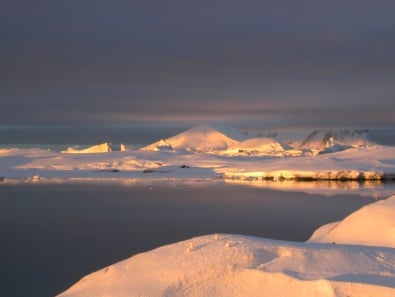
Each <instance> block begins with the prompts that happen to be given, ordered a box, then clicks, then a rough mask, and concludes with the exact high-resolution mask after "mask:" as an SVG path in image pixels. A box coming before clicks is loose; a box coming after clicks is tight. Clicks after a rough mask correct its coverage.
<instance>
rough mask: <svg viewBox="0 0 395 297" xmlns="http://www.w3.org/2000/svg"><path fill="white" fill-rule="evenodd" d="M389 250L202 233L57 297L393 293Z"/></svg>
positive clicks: (394, 271)
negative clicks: (202, 234) (204, 234)
mask: <svg viewBox="0 0 395 297" xmlns="http://www.w3.org/2000/svg"><path fill="white" fill-rule="evenodd" d="M394 294H395V250H393V249H385V248H369V247H363V246H354V247H348V246H339V245H332V244H325V245H324V244H307V243H291V242H282V241H275V240H269V239H263V238H253V237H247V236H241V235H227V234H219V235H207V236H202V237H197V238H193V239H190V240H187V241H183V242H178V243H175V244H172V245H168V246H163V247H160V248H158V249H156V250H153V251H149V252H146V253H142V254H138V255H136V256H133V257H131V258H129V259H127V260H125V261H122V262H119V263H117V264H114V265H111V266H109V267H106V268H104V269H101V270H99V271H97V272H94V273H92V274H90V275H88V276H86V277H84V278H83V279H82V280H80V281H79V282H77V283H76V284H75V285H74V286H72V287H71V288H70V289H68V290H67V291H65V292H63V293H62V294H60V295H59V296H61V297H85V296H96V297H100V296H108V297H109V296H111V297H118V296H130V297H131V296H150V297H155V296H205V297H210V296H213V297H221V296H224V297H225V296H226V297H228V296H298V297H303V296H308V297H310V296H323V297H324V296H325V297H328V296H359V297H363V296H381V297H385V296H394Z"/></svg>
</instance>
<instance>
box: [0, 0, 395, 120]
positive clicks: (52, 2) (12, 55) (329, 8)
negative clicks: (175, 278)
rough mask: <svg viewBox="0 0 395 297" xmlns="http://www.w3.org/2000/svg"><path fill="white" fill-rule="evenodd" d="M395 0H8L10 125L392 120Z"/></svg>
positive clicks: (1, 21) (5, 61)
mask: <svg viewBox="0 0 395 297" xmlns="http://www.w3.org/2000/svg"><path fill="white" fill-rule="evenodd" d="M394 11H395V2H394V1H392V0H388V1H382V0H378V1H367V0H342V1H339V0H332V1H317V0H314V1H304V0H301V1H294V0H285V1H280V0H277V1H263V0H261V1H234V0H227V1H217V0H211V1H206V0H200V1H187V0H183V1H172V0H167V1H163V0H158V1H150V0H144V1H126V0H125V1H115V0H114V1H104V0H96V1H91V0H87V1H84V0H79V1H74V0H68V1H57V0H42V1H41V0H36V1H31V0H2V1H1V3H0V36H1V39H0V43H1V51H0V65H1V68H0V126H1V127H15V126H25V127H26V126H28V127H30V126H50V127H56V126H65V125H76V126H78V125H81V126H84V125H123V124H125V125H133V123H141V122H143V123H157V124H159V125H163V124H166V123H168V124H169V125H174V124H175V123H192V122H193V123H195V122H196V123H198V122H210V121H223V122H227V123H230V124H234V125H235V126H237V125H239V126H248V125H257V126H276V125H277V126H289V127H301V126H317V127H319V126H347V127H348V126H353V127H363V128H366V127H371V126H380V127H394V126H395V125H394V124H395V116H394V110H395V103H394V102H395V100H394V97H395V54H394V53H395V18H394Z"/></svg>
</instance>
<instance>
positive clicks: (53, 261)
mask: <svg viewBox="0 0 395 297" xmlns="http://www.w3.org/2000/svg"><path fill="white" fill-rule="evenodd" d="M372 201H373V198H366V197H359V196H351V195H337V196H320V195H309V194H305V193H296V192H295V193H293V192H279V191H271V190H266V189H257V188H247V187H240V186H229V185H226V186H225V185H223V186H219V185H215V186H213V185H211V186H209V185H207V186H200V187H185V186H178V187H177V186H168V187H166V186H160V187H155V186H154V187H137V186H134V187H120V186H111V185H96V186H92V185H46V186H33V185H26V186H0V234H1V245H0V279H1V282H2V285H1V295H2V296H14V297H17V296H30V297H34V296H40V297H45V296H54V295H56V294H58V293H60V292H62V291H63V290H65V289H66V288H68V287H69V286H71V285H72V284H73V283H75V282H76V281H78V280H79V279H80V278H81V277H82V276H84V275H86V274H88V273H90V272H93V271H95V270H97V269H99V268H103V267H105V266H106V265H109V264H113V263H115V262H117V261H120V260H123V259H126V258H128V257H130V256H132V255H133V254H136V253H139V252H143V251H147V250H150V249H153V248H155V247H158V246H161V245H163V244H168V243H172V242H176V241H179V240H184V239H188V238H191V237H194V236H198V235H203V234H210V233H216V232H218V233H225V232H226V233H237V234H246V235H253V236H260V237H267V238H274V239H283V240H292V241H305V240H307V239H308V238H309V236H310V235H311V234H312V232H313V231H314V230H315V229H316V228H317V227H319V226H321V225H323V224H325V223H328V222H331V221H335V220H339V219H341V218H343V217H345V216H346V215H347V214H349V213H350V212H352V211H354V210H356V209H358V208H360V207H361V206H363V205H365V204H367V203H370V202H372Z"/></svg>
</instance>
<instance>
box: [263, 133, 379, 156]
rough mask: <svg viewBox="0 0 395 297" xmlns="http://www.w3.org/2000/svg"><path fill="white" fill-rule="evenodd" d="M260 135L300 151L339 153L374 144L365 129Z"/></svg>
mask: <svg viewBox="0 0 395 297" xmlns="http://www.w3.org/2000/svg"><path fill="white" fill-rule="evenodd" d="M260 135H262V136H264V137H270V138H274V139H276V140H277V141H279V142H280V143H282V144H283V145H285V146H288V147H290V148H293V149H299V150H317V151H326V150H329V151H335V150H337V151H338V150H342V149H346V148H350V147H360V146H366V145H371V144H372V142H371V139H372V137H371V135H370V132H369V130H363V129H338V130H331V129H327V130H325V129H323V130H294V131H281V132H269V133H260Z"/></svg>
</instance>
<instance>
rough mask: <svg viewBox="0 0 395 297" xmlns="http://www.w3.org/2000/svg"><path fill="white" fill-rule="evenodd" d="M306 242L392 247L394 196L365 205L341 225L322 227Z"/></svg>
mask: <svg viewBox="0 0 395 297" xmlns="http://www.w3.org/2000/svg"><path fill="white" fill-rule="evenodd" d="M309 241H310V242H322V243H325V242H336V243H342V244H358V245H373V246H386V247H392V248H395V195H394V196H392V197H390V198H388V199H386V200H382V201H379V202H376V203H373V204H369V205H367V206H365V207H363V208H361V209H359V210H357V211H355V212H354V213H352V214H350V215H349V216H348V217H346V218H345V219H344V220H342V221H341V222H334V223H331V224H328V225H325V226H322V227H321V228H319V229H318V230H316V231H315V232H314V234H313V235H312V237H311V238H310V239H309ZM394 264H395V263H394Z"/></svg>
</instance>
